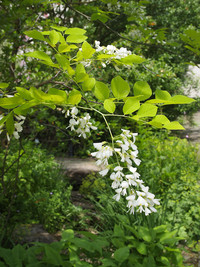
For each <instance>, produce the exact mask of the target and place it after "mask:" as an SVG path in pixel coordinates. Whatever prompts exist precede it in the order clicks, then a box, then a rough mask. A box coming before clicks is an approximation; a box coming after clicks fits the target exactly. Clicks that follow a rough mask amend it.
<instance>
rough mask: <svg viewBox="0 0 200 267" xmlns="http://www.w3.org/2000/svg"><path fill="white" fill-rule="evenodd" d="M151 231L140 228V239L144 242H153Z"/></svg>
mask: <svg viewBox="0 0 200 267" xmlns="http://www.w3.org/2000/svg"><path fill="white" fill-rule="evenodd" d="M150 231H151V230H149V229H148V228H146V227H143V226H139V227H138V234H139V236H140V238H142V239H143V240H144V241H147V242H151V241H152V236H151V232H150Z"/></svg>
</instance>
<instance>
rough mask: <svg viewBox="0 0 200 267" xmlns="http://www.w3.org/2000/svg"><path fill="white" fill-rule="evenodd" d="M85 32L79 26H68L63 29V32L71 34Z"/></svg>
mask: <svg viewBox="0 0 200 267" xmlns="http://www.w3.org/2000/svg"><path fill="white" fill-rule="evenodd" d="M85 33H86V30H84V29H81V28H68V29H67V30H66V31H65V34H72V35H83V34H85Z"/></svg>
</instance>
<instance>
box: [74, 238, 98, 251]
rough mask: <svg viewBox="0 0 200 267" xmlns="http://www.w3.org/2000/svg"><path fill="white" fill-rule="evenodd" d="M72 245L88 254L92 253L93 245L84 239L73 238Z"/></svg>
mask: <svg viewBox="0 0 200 267" xmlns="http://www.w3.org/2000/svg"><path fill="white" fill-rule="evenodd" d="M73 243H74V244H75V245H76V246H77V247H78V248H83V249H85V250H87V251H89V252H93V251H94V247H93V244H92V243H91V242H89V241H88V240H86V239H84V238H74V239H73Z"/></svg>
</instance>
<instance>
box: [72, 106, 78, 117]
mask: <svg viewBox="0 0 200 267" xmlns="http://www.w3.org/2000/svg"><path fill="white" fill-rule="evenodd" d="M77 114H78V109H77V108H76V107H73V108H72V109H71V116H72V118H75V117H76V115H77Z"/></svg>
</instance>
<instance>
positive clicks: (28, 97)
mask: <svg viewBox="0 0 200 267" xmlns="http://www.w3.org/2000/svg"><path fill="white" fill-rule="evenodd" d="M16 89H17V92H18V93H19V94H20V96H22V97H23V98H24V99H26V100H31V99H32V98H33V97H32V95H31V93H30V91H29V90H27V89H25V88H22V87H16Z"/></svg>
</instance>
